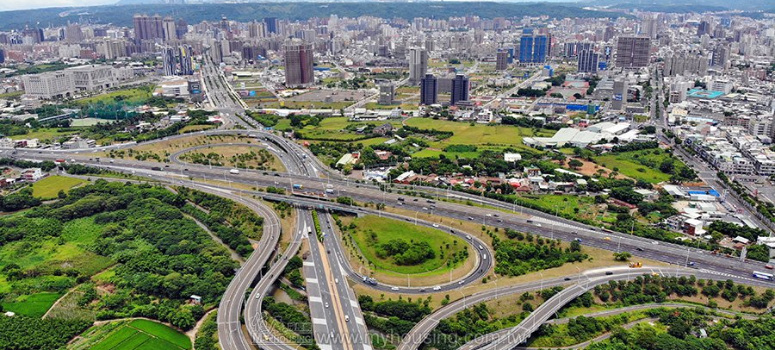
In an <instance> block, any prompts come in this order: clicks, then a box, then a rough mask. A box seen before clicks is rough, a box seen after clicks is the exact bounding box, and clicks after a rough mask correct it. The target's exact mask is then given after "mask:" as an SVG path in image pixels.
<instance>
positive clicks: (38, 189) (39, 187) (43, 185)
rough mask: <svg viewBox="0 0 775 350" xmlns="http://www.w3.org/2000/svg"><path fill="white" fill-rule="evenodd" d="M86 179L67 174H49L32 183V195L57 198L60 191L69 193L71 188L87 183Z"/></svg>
mask: <svg viewBox="0 0 775 350" xmlns="http://www.w3.org/2000/svg"><path fill="white" fill-rule="evenodd" d="M85 182H86V181H85V180H82V179H78V178H74V177H67V176H57V175H53V176H49V177H46V178H44V179H41V180H40V181H38V182H36V183H34V184H33V185H32V195H33V196H35V197H37V198H42V199H51V198H56V197H57V194H58V193H59V191H65V193H67V192H68V191H70V189H71V188H73V187H76V186H79V185H81V184H83V183H85Z"/></svg>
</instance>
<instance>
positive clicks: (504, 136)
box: [406, 118, 554, 149]
mask: <svg viewBox="0 0 775 350" xmlns="http://www.w3.org/2000/svg"><path fill="white" fill-rule="evenodd" d="M406 123H407V125H409V126H414V127H418V128H421V129H435V130H440V131H451V132H453V133H454V135H453V136H452V137H450V138H448V139H446V140H442V141H439V142H432V143H431V144H430V146H431V147H432V148H437V149H443V148H444V147H445V146H448V145H475V146H493V147H500V148H506V147H513V148H525V149H527V148H528V147H527V146H525V145H524V144H523V143H522V138H523V137H526V136H542V137H551V136H552V135H554V131H553V130H540V131H539V132H538V133H533V130H532V129H529V128H519V127H515V126H509V125H485V124H474V125H473V126H471V124H469V123H462V122H453V121H448V120H434V119H431V118H411V119H409V120H407V121H406Z"/></svg>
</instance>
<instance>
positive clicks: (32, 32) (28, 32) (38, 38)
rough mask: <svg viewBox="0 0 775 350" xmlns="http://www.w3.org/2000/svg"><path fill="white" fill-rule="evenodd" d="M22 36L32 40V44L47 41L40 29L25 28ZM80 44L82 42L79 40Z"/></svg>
mask: <svg viewBox="0 0 775 350" xmlns="http://www.w3.org/2000/svg"><path fill="white" fill-rule="evenodd" d="M79 28H80V27H79ZM22 36H23V37H25V38H31V39H32V42H33V43H35V44H37V43H40V42H43V40H44V39H45V36H44V35H43V30H42V29H40V28H25V29H24V30H23V31H22ZM78 42H80V40H78Z"/></svg>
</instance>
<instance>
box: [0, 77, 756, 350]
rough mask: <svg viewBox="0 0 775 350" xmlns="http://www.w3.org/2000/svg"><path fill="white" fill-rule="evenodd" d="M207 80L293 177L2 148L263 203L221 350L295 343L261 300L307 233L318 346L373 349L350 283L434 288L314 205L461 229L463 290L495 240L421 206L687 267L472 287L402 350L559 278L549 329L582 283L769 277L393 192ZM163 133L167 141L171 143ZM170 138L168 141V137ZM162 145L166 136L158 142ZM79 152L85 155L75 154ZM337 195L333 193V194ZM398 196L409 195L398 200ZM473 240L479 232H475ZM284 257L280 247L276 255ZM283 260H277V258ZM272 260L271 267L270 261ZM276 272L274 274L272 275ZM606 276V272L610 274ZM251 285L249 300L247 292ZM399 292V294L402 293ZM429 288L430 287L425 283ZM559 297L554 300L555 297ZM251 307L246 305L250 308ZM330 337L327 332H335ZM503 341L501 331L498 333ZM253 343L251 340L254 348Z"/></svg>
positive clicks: (670, 249)
mask: <svg viewBox="0 0 775 350" xmlns="http://www.w3.org/2000/svg"><path fill="white" fill-rule="evenodd" d="M203 67H204V68H203V71H204V72H205V74H204V78H203V79H204V80H203V81H205V84H204V85H205V88H206V89H208V98H210V102H211V103H212V104H213V105H215V106H218V107H219V110H220V111H221V112H222V113H223V115H224V116H227V119H228V121H227V122H226V123H225V125H224V128H222V129H220V130H214V131H206V132H201V133H200V134H203V135H219V134H221V135H224V134H241V135H247V136H251V137H255V138H256V140H259V141H260V142H262V145H261V147H265V148H266V149H267V150H269V151H271V152H273V153H274V154H276V155H277V156H278V158H279V159H280V160H281V161H282V162H283V164H284V165H285V167H286V169H287V173H283V174H279V173H271V172H261V171H247V170H240V173H239V174H231V173H230V172H229V169H227V168H223V167H212V168H211V167H208V166H201V165H195V164H186V163H182V162H180V160H179V159H178V155H179V154H180V153H181V152H176V154H175V155H174V157H172V159H171V160H172V164H169V165H167V166H166V167H164V168H163V169H162V170H161V171H158V170H154V169H158V168H159V167H160V165H159V163H154V162H142V161H135V160H124V159H113V160H110V162H107V161H106V160H105V159H102V160H99V159H97V158H95V157H91V158H89V157H90V153H93V152H96V151H98V150H110V149H122V148H127V147H132V146H134V144H133V143H128V144H124V145H114V146H108V147H99V148H97V149H90V150H74V151H64V150H40V151H38V150H35V151H31V150H23V149H18V150H0V155H1V156H3V157H15V158H20V159H29V160H54V159H67V160H68V161H71V160H75V161H76V162H77V163H80V164H86V165H91V166H95V167H101V168H105V169H110V170H113V171H118V172H124V173H130V174H134V175H136V176H143V177H148V178H152V179H154V180H157V181H162V182H165V183H170V184H176V185H177V184H183V185H185V186H190V187H194V188H196V189H198V190H202V191H206V192H209V193H213V194H216V195H219V196H224V197H226V198H229V199H232V200H234V201H237V202H239V203H241V204H243V205H246V206H247V207H249V208H251V209H253V210H255V211H256V212H257V213H258V214H259V215H260V216H261V217H264V219H265V224H264V234H263V235H262V238H261V240H260V241H259V242H258V249H256V251H255V252H254V253H253V254H252V255H251V256H250V257H249V259H248V260H247V261H246V262H245V263H244V264H243V265H242V266H241V268H240V269H239V271H237V274H236V275H235V277H234V279H233V280H232V282H231V283H230V285H229V286H228V288H227V290H226V292H225V294H224V296H223V298H222V301H221V304H220V306H219V313H218V329H219V340H220V345H221V347H222V348H223V349H239V350H243V349H251V348H252V345H253V344H255V345H258V346H259V347H261V348H266V349H273V350H288V349H291V348H292V347H291V346H289V345H288V344H287V343H286V342H285V340H283V339H280V337H278V336H276V335H275V334H273V333H272V331H270V330H269V328H268V327H267V326H266V324H265V323H264V322H263V317H262V314H261V313H262V311H261V300H263V297H264V296H266V295H267V294H268V292H269V291H270V290H271V288H272V286H273V285H274V282H275V280H276V279H277V278H278V277H279V275H280V274H281V272H282V270H283V269H284V267H285V265H286V264H287V261H288V259H290V257H292V256H294V255H295V254H296V253H297V251H298V250H299V247H300V246H301V244H302V241H303V240H304V239H307V240H308V242H309V247H310V256H309V257H308V258H307V259H305V261H304V266H303V271H304V276H305V282H306V286H307V293H308V295H309V302H310V313H311V316H312V324H313V328H314V334H315V337H316V340H317V342H318V345H319V346H320V347H321V349H323V350H329V349H331V350H333V349H337V350H338V349H347V350H350V349H356V348H357V349H358V350H360V349H363V350H370V349H371V346H370V344H369V342H370V340H369V336H368V331H367V329H366V326H365V322H364V321H363V315H362V313H361V310H360V307H359V306H358V303H357V299H356V297H355V294H354V293H353V291H352V289H351V288H350V286H349V284H348V283H347V281H346V279H347V278H349V279H350V280H351V282H353V283H363V284H365V285H368V286H369V287H371V288H375V289H378V290H384V291H393V292H397V293H401V294H422V293H425V292H430V290H429V288H428V287H429V286H415V287H411V288H407V287H404V286H401V287H399V286H392V285H386V284H384V283H381V282H380V283H378V284H377V285H369V284H366V283H365V282H364V281H363V280H362V279H361V276H360V275H359V274H357V273H356V272H355V271H353V269H352V267H351V266H350V265H349V263H348V260H347V258H346V253H345V252H344V249H343V248H342V246H341V242H340V241H339V240H338V239H335V238H334V237H335V236H336V235H337V232H336V229H335V225H332V221H331V218H330V216H329V214H328V213H327V212H326V211H325V210H321V211H319V212H318V217H319V219H320V226H321V229H322V230H323V231H324V232H326V235H327V236H328V237H331V238H334V239H324V240H323V242H319V241H318V239H317V238H316V234H315V232H312V234H310V229H311V230H312V231H314V223H313V220H312V215H311V211H310V210H314V209H312V208H318V209H332V210H343V211H350V212H354V213H357V214H360V215H363V214H379V215H385V216H389V217H392V218H395V219H399V220H405V221H409V222H412V223H415V224H418V225H430V226H434V227H435V226H436V225H438V228H439V229H441V230H444V231H447V232H450V233H451V234H455V235H458V236H460V237H462V238H464V239H465V240H466V241H467V242H469V244H470V245H471V247H472V251H473V252H477V254H475V258H476V262H477V263H476V266H475V268H474V269H473V270H472V271H471V272H470V273H469V275H468V276H466V277H465V278H463V279H461V280H460V281H452V282H450V283H447V284H445V285H441V286H439V287H440V288H441V289H442V290H454V289H458V288H462V286H464V285H466V284H469V283H471V282H473V281H476V280H477V279H481V277H483V276H485V275H487V274H488V273H489V271H490V270H491V268H492V267H493V266H492V262H493V261H494V259H493V255H492V251H491V248H490V247H489V245H487V244H486V243H485V242H483V241H481V240H480V239H479V238H478V237H475V236H473V235H470V234H468V233H465V232H460V231H459V230H456V229H452V228H450V227H447V226H444V225H440V224H439V223H437V222H428V221H425V220H420V219H419V218H418V216H419V213H432V214H433V215H434V217H435V218H446V219H454V220H458V221H472V222H476V223H479V222H481V223H482V224H483V225H488V226H494V227H499V228H511V229H516V230H519V231H523V232H529V233H533V234H537V235H541V236H544V237H549V238H553V239H561V240H564V241H572V240H579V241H580V242H581V243H582V244H584V245H588V246H593V247H599V248H603V249H608V250H611V251H628V252H631V253H633V255H635V256H638V257H643V258H649V259H653V260H658V261H663V262H667V263H671V264H675V265H677V266H680V267H675V268H668V269H662V270H660V271H645V270H646V269H644V270H634V269H623V270H615V271H613V272H614V273H613V274H605V273H604V272H603V271H593V272H584V273H582V272H581V271H579V275H578V276H572V277H569V278H562V279H548V280H543V281H533V282H529V283H525V284H520V285H514V286H508V287H501V288H494V289H490V290H487V291H484V292H480V293H476V294H474V295H468V296H465V297H464V298H463V299H460V300H457V301H455V302H452V303H450V304H448V305H447V306H445V307H442V308H439V309H438V310H436V311H435V312H434V313H433V314H432V315H431V316H430V317H427V318H425V319H424V320H422V321H421V322H419V323H418V324H417V325H416V326H415V328H414V329H412V331H411V332H410V333H409V334H408V335H407V337H406V338H405V339H404V342H402V344H401V345H400V346H399V349H401V350H410V349H416V348H417V347H419V344H420V343H421V342H422V341H423V340H424V339H425V337H426V336H427V335H428V334H429V333H430V331H431V330H432V329H433V328H434V327H435V325H436V324H437V323H438V321H439V320H441V319H443V318H446V317H450V316H452V315H454V314H455V313H456V312H458V311H460V310H462V309H463V308H465V307H467V306H470V305H473V304H475V303H479V302H482V301H486V300H490V299H493V298H497V297H498V296H502V295H506V294H513V293H523V292H524V291H528V290H537V289H539V288H541V287H543V288H548V287H551V286H556V285H566V286H567V285H571V288H567V289H565V290H566V291H567V292H565V293H570V294H567V295H566V294H565V293H561V294H558V295H560V297H558V299H556V300H555V301H552V300H550V301H548V302H547V303H545V304H544V305H542V306H541V307H540V308H539V309H538V310H536V311H535V312H533V313H531V315H530V317H529V318H528V320H529V321H528V323H530V322H533V325H540V324H541V323H543V322H544V321H546V320H547V319H548V318H549V317H551V315H552V314H554V312H555V311H556V310H557V309H558V308H559V307H561V306H562V305H564V303H565V302H567V301H569V300H571V299H572V298H573V297H574V296H575V295H576V293H578V294H580V293H579V291H582V293H583V291H586V290H587V289H588V288H590V286H594V285H596V284H598V283H604V282H607V281H608V280H621V279H627V278H632V277H634V276H636V275H641V274H643V273H644V272H655V273H659V274H663V275H675V276H678V275H695V276H698V277H701V278H707V279H732V280H735V281H737V282H741V283H747V284H758V285H767V286H771V284H769V283H766V282H762V281H760V280H753V279H751V278H748V277H746V276H750V273H751V271H752V270H760V269H761V264H754V263H750V262H746V261H740V260H733V259H729V258H725V257H721V256H716V255H711V254H710V253H709V252H706V251H701V250H696V249H692V248H687V247H685V246H679V245H676V244H672V243H665V242H655V241H652V240H649V239H644V238H640V237H635V236H631V235H625V234H620V233H612V232H602V231H601V229H599V228H596V227H592V226H589V225H584V224H580V223H577V222H572V221H569V220H565V219H561V218H558V217H554V216H552V215H549V214H546V213H543V212H538V211H534V210H529V209H527V208H521V207H519V206H517V205H516V204H511V203H503V202H499V201H496V200H492V199H488V198H481V197H477V196H473V195H470V194H465V193H459V192H454V193H450V192H448V191H445V190H442V189H436V188H427V187H416V186H398V187H396V188H392V189H391V191H385V190H384V189H381V188H380V187H379V186H375V185H372V184H365V183H353V181H351V180H349V179H346V178H345V177H343V176H341V175H339V174H338V173H336V172H334V171H332V170H330V169H328V168H327V167H325V166H324V165H323V164H322V163H320V162H319V161H318V160H317V159H316V158H315V157H314V156H312V155H311V154H309V153H308V151H307V150H305V149H303V148H302V147H300V146H299V145H298V144H296V143H294V142H292V141H289V140H287V139H284V138H282V137H280V136H277V135H275V134H273V133H270V132H266V131H264V130H262V129H261V128H260V125H257V123H255V122H252V121H251V120H249V118H246V119H242V118H241V117H239V116H238V114H240V113H244V109H243V108H244V104H243V103H242V102H241V101H240V100H239V97H238V96H234V95H235V94H234V92H233V90H230V88H228V87H227V86H228V83H226V82H225V79H223V76H222V75H221V74H220V73H219V72H218V69H216V68H215V67H213V66H212V65H208V64H205V65H203ZM231 126H237V127H239V128H242V130H226V129H225V128H226V127H231ZM189 136H191V135H180V136H173V137H169V138H167V139H176V138H183V137H189ZM167 139H165V140H167ZM159 141H161V140H159ZM156 142H158V141H156ZM76 158H77V159H76ZM197 178H200V179H207V178H209V179H218V180H224V181H226V182H229V183H235V184H246V185H249V186H256V187H268V186H274V187H279V188H285V189H286V190H287V191H288V192H292V191H293V186H292V185H293V184H297V185H302V186H303V188H304V192H307V194H309V193H315V194H322V193H324V192H325V190H326V189H327V188H333V189H334V192H335V193H334V196H336V197H338V196H347V197H350V198H353V199H354V200H356V201H358V202H361V203H384V204H385V205H386V206H388V207H395V208H400V209H403V210H404V211H407V212H415V217H414V218H412V217H411V216H407V215H399V214H393V213H388V212H384V211H383V212H379V211H376V210H373V209H369V208H363V207H349V208H348V207H347V206H344V205H341V204H336V203H333V202H330V201H327V200H326V201H324V200H316V199H312V198H305V197H299V196H287V195H279V194H267V193H264V192H254V191H245V190H240V189H235V188H229V187H226V186H222V185H212V184H207V185H204V184H201V183H196V182H194V181H193V180H192V179H197ZM400 189H411V190H412V191H414V192H416V193H421V194H424V195H426V196H428V197H433V198H435V201H433V203H431V202H430V201H429V200H428V199H427V198H416V197H410V196H407V195H399V194H397V193H396V192H397V191H398V190H400ZM247 194H252V195H256V196H262V197H263V198H264V199H267V200H273V201H286V202H290V203H293V204H295V205H296V206H297V208H299V209H300V210H299V215H298V222H297V224H296V226H295V227H294V232H293V233H292V235H291V236H292V240H291V243H290V245H289V246H288V247H287V248H286V250H285V251H284V252H282V253H280V252H276V247H277V244H278V241H279V238H280V235H281V232H280V230H281V229H280V227H281V225H280V223H279V219H278V218H277V215H276V214H275V213H274V212H273V211H272V210H271V209H269V208H268V207H266V206H265V205H263V204H261V203H260V202H257V201H254V200H251V199H249V198H248V197H247V196H246V195H247ZM332 197H333V196H332ZM399 198H400V199H401V200H399ZM455 200H461V201H465V200H468V201H475V202H477V203H478V204H481V206H468V205H464V204H458V203H456V202H455ZM469 237H470V239H468V238H469ZM275 253H277V254H275ZM273 256H274V259H272V257H273ZM689 261H691V262H694V263H695V264H696V265H695V266H696V267H698V268H699V269H686V268H683V266H686V265H687V263H688V262H689ZM267 264H268V265H269V266H268V269H267V268H265V266H267ZM264 270H266V271H264ZM601 274H602V275H601ZM251 287H253V289H252V292H251V293H250V294H249V296H248V297H246V294H247V292H248V290H249V289H250V288H251ZM397 289H398V291H396V290H397ZM426 290H427V291H426ZM550 302H551V303H550ZM243 312H244V313H243ZM240 315H243V316H244V320H245V326H246V329H247V333H248V336H246V335H245V334H244V333H243V331H242V327H241V322H240ZM536 327H537V326H535V327H533V326H528V327H526V326H524V325H523V324H520V326H518V327H515V329H514V330H513V331H509V332H506V336H505V337H500V338H497V339H498V340H494V341H492V342H491V343H489V344H485V345H484V347H483V348H486V349H511V348H513V347H515V346H516V345H518V344H519V343H521V341H523V340H524V339H526V337H528V336H529V334H530V333H532V331H533V330H535V328H536ZM326 335H328V336H330V338H329V339H326V338H325V336H326ZM493 339H494V338H493ZM251 343H252V344H251Z"/></svg>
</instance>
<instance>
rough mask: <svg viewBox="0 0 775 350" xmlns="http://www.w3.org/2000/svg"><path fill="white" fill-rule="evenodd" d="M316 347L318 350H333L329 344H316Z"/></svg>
mask: <svg viewBox="0 0 775 350" xmlns="http://www.w3.org/2000/svg"><path fill="white" fill-rule="evenodd" d="M318 347H319V348H320V350H332V349H333V348H332V347H331V345H329V344H320V343H318Z"/></svg>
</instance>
